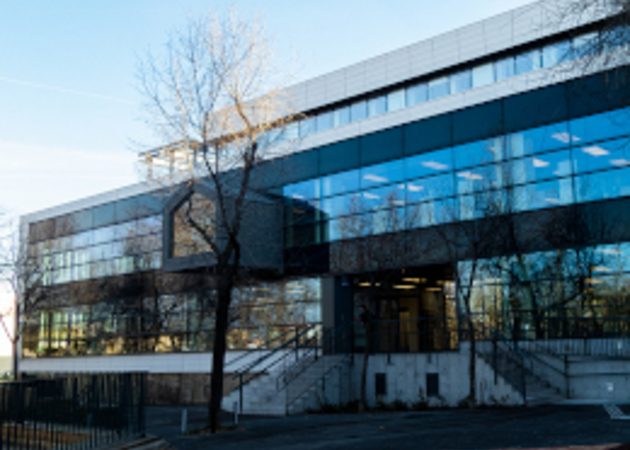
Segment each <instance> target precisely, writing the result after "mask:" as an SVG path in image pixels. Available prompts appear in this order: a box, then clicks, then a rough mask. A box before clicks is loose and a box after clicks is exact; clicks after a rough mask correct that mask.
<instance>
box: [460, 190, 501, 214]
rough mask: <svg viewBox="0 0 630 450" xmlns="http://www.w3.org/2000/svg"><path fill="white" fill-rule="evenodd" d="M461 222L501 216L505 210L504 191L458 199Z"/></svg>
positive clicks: (485, 192)
mask: <svg viewBox="0 0 630 450" xmlns="http://www.w3.org/2000/svg"><path fill="white" fill-rule="evenodd" d="M457 202H458V212H459V220H472V219H481V218H484V217H493V216H496V215H497V214H501V213H502V212H503V211H504V210H505V192H504V191H503V190H496V191H482V192H478V193H476V194H472V195H462V196H460V197H458V198H457Z"/></svg>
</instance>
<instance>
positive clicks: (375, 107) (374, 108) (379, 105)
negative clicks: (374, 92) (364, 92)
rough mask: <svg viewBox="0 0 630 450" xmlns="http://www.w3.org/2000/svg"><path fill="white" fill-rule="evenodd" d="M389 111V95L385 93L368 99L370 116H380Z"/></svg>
mask: <svg viewBox="0 0 630 450" xmlns="http://www.w3.org/2000/svg"><path fill="white" fill-rule="evenodd" d="M386 112H387V97H385V96H384V95H383V96H381V97H376V98H371V99H370V100H368V116H369V117H374V116H380V115H381V114H385V113H386Z"/></svg>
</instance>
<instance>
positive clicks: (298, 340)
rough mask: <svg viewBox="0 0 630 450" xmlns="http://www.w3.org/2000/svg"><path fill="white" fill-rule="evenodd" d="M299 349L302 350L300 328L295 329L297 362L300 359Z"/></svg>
mask: <svg viewBox="0 0 630 450" xmlns="http://www.w3.org/2000/svg"><path fill="white" fill-rule="evenodd" d="M299 348H300V331H299V329H298V327H295V360H296V361H297V360H298V359H299Z"/></svg>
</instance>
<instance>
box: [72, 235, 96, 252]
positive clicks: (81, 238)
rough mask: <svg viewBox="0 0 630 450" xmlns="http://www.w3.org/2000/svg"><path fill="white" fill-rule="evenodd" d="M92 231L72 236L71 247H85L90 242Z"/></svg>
mask: <svg viewBox="0 0 630 450" xmlns="http://www.w3.org/2000/svg"><path fill="white" fill-rule="evenodd" d="M92 234H93V233H92V231H84V232H83V233H79V234H75V235H73V236H72V244H71V247H72V248H80V247H87V246H88V245H91V244H92Z"/></svg>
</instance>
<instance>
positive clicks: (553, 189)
mask: <svg viewBox="0 0 630 450" xmlns="http://www.w3.org/2000/svg"><path fill="white" fill-rule="evenodd" d="M510 201H511V202H512V207H513V208H514V211H527V210H532V209H542V208H551V207H554V206H559V205H568V204H569V203H572V202H573V186H572V182H571V178H563V179H560V180H554V181H547V182H545V183H536V184H528V185H526V186H517V187H515V188H514V189H513V191H512V194H511V196H510Z"/></svg>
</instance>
